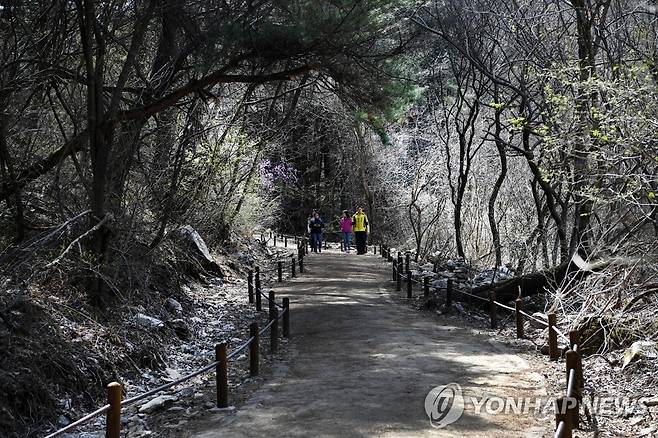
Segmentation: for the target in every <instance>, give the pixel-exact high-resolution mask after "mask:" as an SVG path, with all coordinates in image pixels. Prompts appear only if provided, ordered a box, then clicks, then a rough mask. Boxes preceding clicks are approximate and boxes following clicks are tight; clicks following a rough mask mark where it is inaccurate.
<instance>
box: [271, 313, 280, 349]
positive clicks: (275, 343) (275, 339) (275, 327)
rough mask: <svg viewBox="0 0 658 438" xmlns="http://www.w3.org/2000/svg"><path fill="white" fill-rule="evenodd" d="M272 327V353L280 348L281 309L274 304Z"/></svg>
mask: <svg viewBox="0 0 658 438" xmlns="http://www.w3.org/2000/svg"><path fill="white" fill-rule="evenodd" d="M272 321H274V322H272V327H270V353H276V352H277V351H278V350H279V309H278V308H277V307H276V306H274V309H272Z"/></svg>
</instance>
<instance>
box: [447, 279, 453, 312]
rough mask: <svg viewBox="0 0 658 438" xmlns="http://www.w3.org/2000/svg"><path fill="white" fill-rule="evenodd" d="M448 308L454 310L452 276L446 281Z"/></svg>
mask: <svg viewBox="0 0 658 438" xmlns="http://www.w3.org/2000/svg"><path fill="white" fill-rule="evenodd" d="M446 310H447V311H450V310H452V278H448V280H447V281H446Z"/></svg>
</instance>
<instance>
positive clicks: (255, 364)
mask: <svg viewBox="0 0 658 438" xmlns="http://www.w3.org/2000/svg"><path fill="white" fill-rule="evenodd" d="M295 240H296V241H297V239H296V238H295ZM298 250H299V253H298V254H299V255H298V257H299V267H300V273H303V256H304V254H305V251H304V250H303V249H302V247H301V245H300V246H299V247H298ZM291 255H292V256H293V257H294V253H293V254H291ZM295 262H296V259H295V258H293V259H292V262H291V263H292V264H291V266H292V276H293V277H295V275H296V274H295V268H294V266H295ZM279 263H281V262H279ZM279 266H280V265H279ZM277 269H278V267H277ZM264 272H267V271H261V270H260V268H259V267H258V266H256V268H255V273H256V276H255V278H254V271H251V270H249V272H248V275H247V284H248V301H249V303H250V304H251V303H253V302H254V300H253V298H254V297H253V295H254V294H253V291H254V290H256V291H257V294H256V296H257V297H258V300H257V306H256V310H258V311H260V310H261V300H260V297H261V295H262V296H265V298H266V299H267V301H268V304H269V311H270V312H269V322H268V323H267V324H266V325H265V326H264V327H263V328H262V329H260V330H259V329H258V323H256V322H254V323H252V324H251V325H250V326H249V338H248V339H247V340H246V341H245V342H244V343H242V344H241V345H240V346H238V347H237V348H236V349H235V350H233V351H232V352H231V353H229V354H227V351H226V343H225V342H222V343H220V344H217V345H215V361H214V362H211V363H209V364H207V365H205V366H204V367H202V368H200V369H198V370H196V371H194V372H192V373H190V374H187V375H185V376H183V377H181V378H179V379H177V380H174V381H173V382H168V383H166V384H163V385H160V386H158V387H156V388H153V389H151V390H149V391H146V392H144V393H142V394H137V395H135V396H133V397H130V398H127V399H125V400H122V395H123V387H122V385H121V384H120V383H118V382H112V383H110V384H109V385H108V386H107V398H108V402H109V403H108V404H106V405H103V406H102V407H100V408H98V409H96V410H95V411H93V412H90V413H89V414H87V415H85V416H84V417H82V418H80V419H78V420H76V421H74V422H73V423H71V424H68V425H67V426H65V427H63V428H61V429H59V430H57V431H55V432H53V433H51V434H49V435H47V436H46V438H55V437H58V436H60V435H62V434H64V433H66V432H69V431H72V430H74V429H76V428H77V427H79V426H82V425H84V424H86V423H88V422H89V421H91V420H92V419H94V418H96V417H98V416H100V415H102V414H107V419H106V423H105V436H106V438H119V436H120V431H121V411H122V409H124V408H126V407H128V406H130V405H133V404H135V403H137V402H139V401H142V400H145V399H148V398H149V397H151V396H153V395H155V394H158V393H160V392H163V391H166V390H168V389H171V388H173V387H174V386H178V385H180V384H182V383H185V382H188V381H190V380H192V379H193V378H195V377H197V376H199V375H201V374H204V373H207V372H209V371H211V370H213V369H215V370H216V373H217V379H216V381H217V407H219V408H226V407H228V381H227V379H228V373H227V369H228V361H229V360H231V359H233V358H235V357H236V356H237V355H238V354H240V353H241V352H242V351H244V350H245V349H247V348H249V372H250V375H251V376H257V375H258V368H259V361H260V359H259V355H260V353H259V349H260V336H261V335H263V334H264V333H266V332H267V331H268V330H269V331H270V334H271V336H270V351H271V352H272V353H275V352H276V351H277V349H278V337H279V334H278V332H279V330H278V323H279V321H280V320H281V321H282V334H283V337H285V338H289V337H290V301H289V299H288V298H287V297H285V298H283V302H282V304H279V303H277V302H276V299H275V295H274V291H269V295H266V294H264V293H263V291H262V288H261V284H260V274H261V273H264ZM254 281H255V285H254ZM279 309H282V311H281V312H279Z"/></svg>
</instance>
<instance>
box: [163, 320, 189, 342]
mask: <svg viewBox="0 0 658 438" xmlns="http://www.w3.org/2000/svg"><path fill="white" fill-rule="evenodd" d="M167 325H169V327H171V328H172V329H174V332H176V335H177V336H178V337H179V338H181V339H189V337H190V334H191V333H190V328H189V327H188V326H187V323H186V322H185V320H183V319H172V320H171V321H169V322H167Z"/></svg>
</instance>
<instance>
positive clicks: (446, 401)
mask: <svg viewBox="0 0 658 438" xmlns="http://www.w3.org/2000/svg"><path fill="white" fill-rule="evenodd" d="M425 413H426V414H427V416H428V417H429V418H430V425H431V426H432V427H434V428H437V429H443V428H444V427H446V426H448V425H450V424H452V423H454V422H455V421H457V420H459V419H460V418H461V416H462V414H463V413H464V397H463V396H462V389H461V387H460V386H459V385H458V384H456V383H450V384H448V385H445V386H437V387H436V388H433V389H432V390H431V391H430V392H429V393H428V394H427V396H426V397H425Z"/></svg>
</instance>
